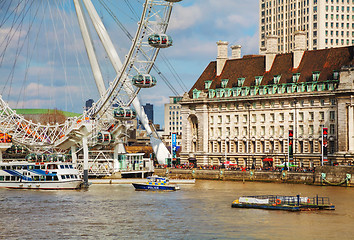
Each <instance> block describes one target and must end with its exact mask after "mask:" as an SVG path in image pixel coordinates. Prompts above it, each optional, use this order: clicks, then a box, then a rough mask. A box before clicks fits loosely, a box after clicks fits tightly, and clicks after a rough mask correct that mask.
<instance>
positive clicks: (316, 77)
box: [312, 72, 321, 81]
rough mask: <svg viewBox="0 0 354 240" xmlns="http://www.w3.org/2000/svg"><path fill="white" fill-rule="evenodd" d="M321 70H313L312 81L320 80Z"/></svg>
mask: <svg viewBox="0 0 354 240" xmlns="http://www.w3.org/2000/svg"><path fill="white" fill-rule="evenodd" d="M320 73H321V72H312V81H318V79H319V78H320Z"/></svg>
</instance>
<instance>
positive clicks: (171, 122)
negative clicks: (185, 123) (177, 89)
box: [165, 96, 182, 136]
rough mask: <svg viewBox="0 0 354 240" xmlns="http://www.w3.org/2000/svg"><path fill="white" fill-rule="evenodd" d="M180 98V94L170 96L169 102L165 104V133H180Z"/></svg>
mask: <svg viewBox="0 0 354 240" xmlns="http://www.w3.org/2000/svg"><path fill="white" fill-rule="evenodd" d="M181 99H182V97H181V96H174V97H170V102H169V103H167V104H165V135H168V136H170V135H171V133H177V134H178V135H180V134H181V133H182V117H181V105H180V104H179V102H180V101H181Z"/></svg>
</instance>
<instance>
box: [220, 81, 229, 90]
mask: <svg viewBox="0 0 354 240" xmlns="http://www.w3.org/2000/svg"><path fill="white" fill-rule="evenodd" d="M228 82H229V79H221V87H222V88H226V86H227V83H228Z"/></svg>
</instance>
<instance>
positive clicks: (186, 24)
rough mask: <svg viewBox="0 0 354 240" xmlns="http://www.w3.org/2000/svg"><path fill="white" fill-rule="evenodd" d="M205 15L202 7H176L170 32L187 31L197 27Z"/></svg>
mask: <svg viewBox="0 0 354 240" xmlns="http://www.w3.org/2000/svg"><path fill="white" fill-rule="evenodd" d="M202 17H203V13H202V9H201V8H200V6H197V5H193V6H190V7H183V6H181V5H176V6H175V7H174V9H173V14H172V17H171V21H170V24H169V30H171V31H173V30H185V29H188V28H191V27H193V26H195V25H196V24H197V23H199V22H200V21H201V20H202Z"/></svg>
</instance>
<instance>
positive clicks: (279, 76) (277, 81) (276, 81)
mask: <svg viewBox="0 0 354 240" xmlns="http://www.w3.org/2000/svg"><path fill="white" fill-rule="evenodd" d="M280 78H281V75H275V76H274V78H273V81H274V84H279V81H280Z"/></svg>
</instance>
